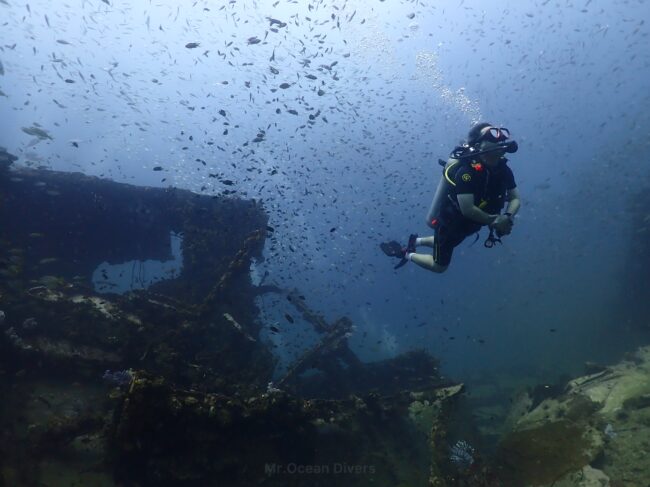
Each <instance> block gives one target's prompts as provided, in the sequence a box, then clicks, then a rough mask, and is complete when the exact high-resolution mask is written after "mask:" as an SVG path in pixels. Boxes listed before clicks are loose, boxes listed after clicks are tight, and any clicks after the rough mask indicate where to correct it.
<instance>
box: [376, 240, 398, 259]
mask: <svg viewBox="0 0 650 487" xmlns="http://www.w3.org/2000/svg"><path fill="white" fill-rule="evenodd" d="M379 247H380V248H381V250H382V251H383V252H384V254H386V255H387V256H388V257H403V256H404V248H403V247H402V246H401V245H400V243H399V242H396V241H395V240H391V241H390V242H382V243H381V244H379Z"/></svg>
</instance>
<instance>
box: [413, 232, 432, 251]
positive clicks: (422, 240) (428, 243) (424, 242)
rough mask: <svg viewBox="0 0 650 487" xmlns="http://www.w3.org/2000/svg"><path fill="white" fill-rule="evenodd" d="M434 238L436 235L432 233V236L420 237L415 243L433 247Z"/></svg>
mask: <svg viewBox="0 0 650 487" xmlns="http://www.w3.org/2000/svg"><path fill="white" fill-rule="evenodd" d="M434 240H435V237H434V236H433V235H431V236H430V237H420V238H418V239H417V240H416V241H415V245H417V246H418V247H420V246H422V247H429V248H431V249H432V248H433V242H434Z"/></svg>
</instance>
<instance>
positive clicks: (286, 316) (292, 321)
mask: <svg viewBox="0 0 650 487" xmlns="http://www.w3.org/2000/svg"><path fill="white" fill-rule="evenodd" d="M284 317H285V318H286V319H287V321H288V322H289V323H294V319H293V317H292V316H291V315H290V314H289V313H285V314H284Z"/></svg>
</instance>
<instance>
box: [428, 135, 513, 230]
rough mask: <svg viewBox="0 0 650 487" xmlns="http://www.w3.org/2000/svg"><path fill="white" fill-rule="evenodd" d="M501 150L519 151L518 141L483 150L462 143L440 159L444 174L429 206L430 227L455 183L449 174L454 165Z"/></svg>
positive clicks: (436, 221) (436, 220) (436, 218)
mask: <svg viewBox="0 0 650 487" xmlns="http://www.w3.org/2000/svg"><path fill="white" fill-rule="evenodd" d="M499 150H503V151H505V152H509V153H513V152H517V142H515V141H514V140H510V141H507V142H503V143H501V144H498V145H496V146H494V147H491V148H490V149H486V150H482V151H479V150H477V149H476V148H475V147H470V146H468V145H462V146H459V147H456V148H455V149H454V150H453V151H452V152H451V155H450V156H449V159H447V161H444V160H443V159H438V164H440V165H441V166H442V167H443V169H442V176H441V177H440V181H438V187H437V188H436V192H435V193H434V195H433V200H432V201H431V206H430V207H429V211H428V212H427V225H428V226H429V227H430V228H435V227H436V224H437V223H438V215H440V210H441V209H442V204H443V203H444V201H445V198H447V196H448V195H449V189H450V188H451V186H452V184H453V183H452V181H451V177H450V175H449V174H448V173H449V171H450V170H451V169H452V168H453V167H454V166H456V165H457V164H459V163H460V162H463V161H464V160H466V159H473V158H475V157H477V156H480V155H482V154H487V153H488V152H494V151H499Z"/></svg>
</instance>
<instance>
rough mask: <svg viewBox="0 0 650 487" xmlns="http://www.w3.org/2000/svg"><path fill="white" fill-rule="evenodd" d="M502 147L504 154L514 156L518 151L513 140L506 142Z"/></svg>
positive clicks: (517, 146)
mask: <svg viewBox="0 0 650 487" xmlns="http://www.w3.org/2000/svg"><path fill="white" fill-rule="evenodd" d="M504 146H505V149H506V152H508V153H509V154H514V153H515V152H517V150H518V149H519V145H518V144H517V141H515V140H509V141H508V142H506V143H505V144H504Z"/></svg>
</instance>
